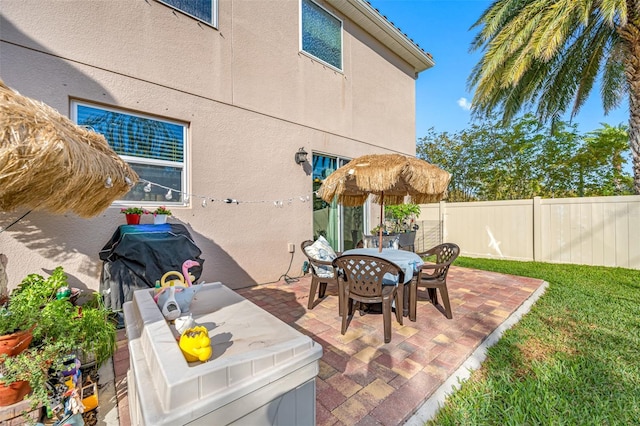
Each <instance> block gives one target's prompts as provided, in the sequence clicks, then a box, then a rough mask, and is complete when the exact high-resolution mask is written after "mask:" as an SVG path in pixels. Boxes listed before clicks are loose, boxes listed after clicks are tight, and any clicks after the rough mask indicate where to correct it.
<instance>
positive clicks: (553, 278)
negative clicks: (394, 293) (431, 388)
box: [428, 258, 640, 425]
mask: <svg viewBox="0 0 640 426" xmlns="http://www.w3.org/2000/svg"><path fill="white" fill-rule="evenodd" d="M455 265H457V266H464V267H468V268H476V269H483V270H487V271H496V272H502V273H507V274H513V275H520V276H526V277H535V278H540V279H543V280H545V281H547V282H548V283H549V287H548V288H547V291H546V293H545V294H544V295H543V296H542V297H541V298H540V299H539V300H538V301H537V302H536V304H535V305H534V306H533V308H532V309H531V311H530V312H529V313H528V314H527V315H525V316H524V317H523V318H522V320H521V321H520V322H519V323H518V324H517V325H515V326H514V327H513V328H512V329H510V330H508V331H507V332H506V333H505V334H504V336H503V337H502V338H501V340H500V341H499V342H498V343H497V344H496V345H495V346H493V347H491V348H490V349H489V352H488V357H487V359H486V360H485V362H484V363H483V365H482V367H481V368H480V369H479V370H477V371H475V372H474V373H473V374H472V377H471V378H470V379H469V380H468V381H467V382H465V383H464V384H463V385H462V386H461V388H460V389H459V390H458V391H456V392H455V393H454V394H453V395H452V396H450V397H449V399H448V400H447V403H446V405H445V406H444V407H443V408H442V409H441V410H440V412H439V413H438V415H437V417H436V418H435V419H434V420H433V421H430V422H429V423H428V424H429V425H638V424H640V271H638V270H632V269H623V268H605V267H599V266H582V265H559V264H549V263H539V262H515V261H505V260H492V259H472V258H458V259H457V260H456V262H455Z"/></svg>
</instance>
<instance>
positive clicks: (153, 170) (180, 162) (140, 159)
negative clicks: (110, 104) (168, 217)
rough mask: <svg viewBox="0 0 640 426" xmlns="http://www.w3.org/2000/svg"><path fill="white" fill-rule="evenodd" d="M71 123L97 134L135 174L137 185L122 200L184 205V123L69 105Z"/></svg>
mask: <svg viewBox="0 0 640 426" xmlns="http://www.w3.org/2000/svg"><path fill="white" fill-rule="evenodd" d="M71 113H72V117H73V119H74V120H75V122H76V123H77V124H79V125H82V126H87V127H90V128H92V129H93V130H94V131H96V132H98V133H101V134H102V135H104V137H105V138H106V139H107V142H109V146H110V147H111V148H112V149H113V150H114V151H115V152H117V153H118V154H119V155H120V157H121V158H122V159H123V160H124V161H126V162H127V164H129V165H130V166H131V168H132V169H133V170H135V171H136V173H137V174H138V176H139V177H140V179H144V180H145V181H148V182H152V183H153V185H148V184H147V183H146V182H139V183H138V184H137V185H136V186H134V187H133V188H132V189H131V191H129V192H128V193H127V194H126V195H125V196H124V198H123V199H122V200H120V201H122V202H123V203H126V204H130V203H129V202H130V201H136V202H139V204H141V205H146V204H149V205H158V204H162V205H164V204H168V205H184V204H186V200H183V197H182V195H183V193H186V185H187V182H186V176H187V173H186V170H185V169H186V160H185V151H186V140H187V126H186V125H185V124H184V123H179V122H172V121H169V120H160V119H157V118H153V117H150V116H145V115H142V114H132V113H129V112H124V111H119V110H116V109H113V108H105V107H101V106H97V105H91V104H87V103H84V102H73V103H72V109H71Z"/></svg>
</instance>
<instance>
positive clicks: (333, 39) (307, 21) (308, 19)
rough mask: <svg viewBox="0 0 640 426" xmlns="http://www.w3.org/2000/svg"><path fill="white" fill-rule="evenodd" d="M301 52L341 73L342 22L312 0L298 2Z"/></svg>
mask: <svg viewBox="0 0 640 426" xmlns="http://www.w3.org/2000/svg"><path fill="white" fill-rule="evenodd" d="M300 21H301V25H300V28H301V34H300V46H301V50H302V51H303V52H306V53H307V54H309V55H311V56H313V57H314V58H316V59H319V60H320V61H322V62H324V63H326V64H328V65H330V66H332V67H333V68H336V69H337V70H339V71H342V21H341V20H340V19H338V18H336V17H335V16H333V15H332V14H330V13H329V12H328V11H327V10H325V9H324V8H322V7H320V6H319V5H318V4H316V3H315V2H313V1H312V0H300Z"/></svg>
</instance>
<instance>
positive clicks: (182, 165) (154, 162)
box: [70, 99, 190, 207]
mask: <svg viewBox="0 0 640 426" xmlns="http://www.w3.org/2000/svg"><path fill="white" fill-rule="evenodd" d="M78 106H86V107H90V108H95V109H100V110H104V111H111V112H114V113H117V114H124V115H130V116H134V117H140V118H145V119H148V120H154V121H158V122H165V123H170V124H173V125H177V126H181V127H182V129H183V134H182V141H183V145H182V161H181V162H178V161H168V160H160V159H152V158H145V157H136V156H130V155H120V154H118V155H119V156H120V158H122V159H123V160H124V161H125V162H126V163H127V164H140V165H150V166H160V167H173V168H177V169H181V170H182V173H181V180H180V185H181V190H180V191H178V190H173V192H174V193H175V195H174V197H175V198H174V199H181V200H182V201H172V200H162V201H158V200H149V201H146V200H138V201H134V200H126V199H120V200H116V201H114V203H113V205H115V206H121V205H131V204H132V203H135V204H138V205H141V206H158V205H167V206H175V207H179V206H188V204H189V199H190V197H188V194H189V191H188V189H187V188H188V184H189V181H188V175H189V173H188V169H187V159H188V155H189V143H188V142H189V139H188V137H189V131H188V130H189V125H188V124H187V123H185V122H181V121H177V120H170V119H166V118H159V117H156V116H152V115H149V114H144V113H140V112H133V111H130V110H125V109H120V108H114V107H108V106H104V105H100V104H95V103H92V102H86V101H81V100H75V99H72V100H71V114H70V115H71V120H72V121H73V122H74V123H76V124H77V123H78ZM107 142H109V140H108V139H107ZM141 179H144V177H143V176H141ZM154 183H157V182H154ZM137 185H143V186H144V184H142V183H140V182H139V183H138V184H137ZM152 186H153V185H152ZM180 195H182V196H180Z"/></svg>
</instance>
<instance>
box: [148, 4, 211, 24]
mask: <svg viewBox="0 0 640 426" xmlns="http://www.w3.org/2000/svg"><path fill="white" fill-rule="evenodd" d="M158 1H160V2H161V3H164V4H166V5H167V6H169V7H171V8H173V9H176V10H179V11H180V12H182V13H184V14H187V15H189V16H192V17H194V18H196V19H197V20H199V21H202V22H204V23H205V24H208V25H211V26H212V27H214V28H217V27H218V0H158Z"/></svg>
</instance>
